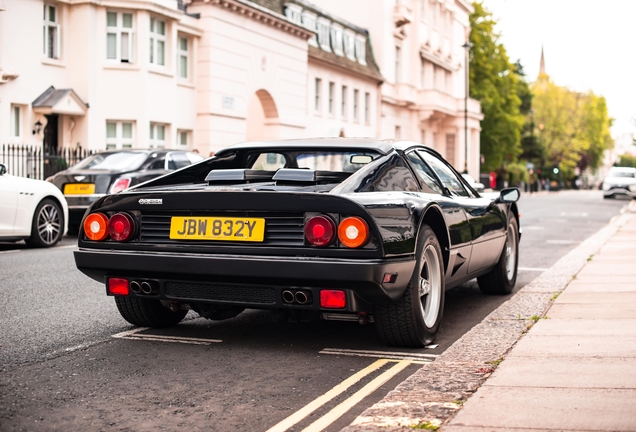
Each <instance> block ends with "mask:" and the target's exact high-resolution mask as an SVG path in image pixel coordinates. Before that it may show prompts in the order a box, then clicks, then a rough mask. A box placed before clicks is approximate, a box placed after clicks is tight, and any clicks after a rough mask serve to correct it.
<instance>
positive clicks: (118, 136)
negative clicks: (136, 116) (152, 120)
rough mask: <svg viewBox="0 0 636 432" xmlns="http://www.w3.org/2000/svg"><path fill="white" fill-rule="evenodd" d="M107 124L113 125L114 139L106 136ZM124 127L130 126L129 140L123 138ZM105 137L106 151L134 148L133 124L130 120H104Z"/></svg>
mask: <svg viewBox="0 0 636 432" xmlns="http://www.w3.org/2000/svg"><path fill="white" fill-rule="evenodd" d="M109 123H110V124H114V125H115V136H114V137H109V136H108V124H109ZM124 125H130V138H127V137H124ZM105 135H106V137H105V144H106V150H122V149H132V148H135V122H134V121H132V120H106V134H105ZM109 146H111V147H109ZM112 146H114V147H112Z"/></svg>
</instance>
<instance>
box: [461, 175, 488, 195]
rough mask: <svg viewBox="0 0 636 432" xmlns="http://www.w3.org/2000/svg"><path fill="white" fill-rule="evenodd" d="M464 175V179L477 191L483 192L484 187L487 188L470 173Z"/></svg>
mask: <svg viewBox="0 0 636 432" xmlns="http://www.w3.org/2000/svg"><path fill="white" fill-rule="evenodd" d="M462 177H464V180H466V181H467V182H468V184H469V185H470V186H471V187H472V188H473V189H475V191H477V192H479V193H482V192H483V191H484V189H486V188H485V186H484V184H483V183H479V182H478V181H477V180H475V179H474V178H473V176H471V175H470V174H466V173H463V174H462Z"/></svg>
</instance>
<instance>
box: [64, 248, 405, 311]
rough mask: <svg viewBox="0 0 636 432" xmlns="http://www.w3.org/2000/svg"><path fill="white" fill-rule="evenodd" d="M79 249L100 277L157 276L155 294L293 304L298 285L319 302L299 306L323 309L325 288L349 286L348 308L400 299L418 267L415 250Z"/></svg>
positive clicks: (82, 263)
mask: <svg viewBox="0 0 636 432" xmlns="http://www.w3.org/2000/svg"><path fill="white" fill-rule="evenodd" d="M74 255H75V263H76V265H77V268H78V269H79V270H80V271H82V272H83V273H84V274H86V275H87V276H89V277H91V278H93V279H95V280H97V281H99V282H105V281H106V279H107V278H108V277H124V278H128V279H129V280H146V279H147V280H151V281H153V283H156V284H158V286H159V289H158V292H157V293H156V296H155V297H154V298H158V299H161V300H179V301H183V302H188V301H190V302H204V303H205V302H207V303H218V304H235V305H242V306H245V307H291V306H294V305H289V304H285V303H284V302H283V301H282V292H283V291H284V290H286V289H289V288H290V287H292V288H294V289H302V290H308V291H311V292H312V293H313V298H314V302H313V304H311V305H303V306H298V307H300V308H310V309H319V310H320V307H319V305H318V303H319V302H318V301H317V299H318V298H319V296H320V290H321V289H341V290H345V291H346V292H347V296H348V301H347V305H348V306H347V309H346V311H365V310H367V309H368V307H369V304H374V303H387V302H390V301H391V300H397V299H399V298H400V297H401V295H402V293H403V292H404V290H405V289H406V287H407V285H408V283H409V281H410V279H411V276H412V274H413V270H414V268H415V260H414V257H412V256H411V257H409V258H402V259H384V260H355V259H341V258H313V257H312V258H308V257H285V256H246V255H202V254H199V255H193V254H177V253H160V252H129V251H122V252H119V251H113V250H109V251H103V250H87V249H80V250H78V251H75V252H74ZM386 273H392V274H393V273H394V274H397V278H396V279H395V282H394V283H383V279H384V275H385V274H386ZM175 287H176V288H175ZM184 287H185V288H184ZM250 290H252V291H253V292H264V291H263V290H269V292H270V293H271V296H269V297H267V299H268V300H267V301H263V300H262V296H260V297H258V296H257V297H258V299H259V300H258V301H252V300H250V299H251V297H250V295H249V294H250ZM272 290H273V291H272ZM215 293H222V295H221V294H218V295H217V294H215ZM233 293H236V294H235V295H234V294H233ZM131 295H134V294H131ZM268 295H269V294H268ZM365 303H367V304H366V305H365Z"/></svg>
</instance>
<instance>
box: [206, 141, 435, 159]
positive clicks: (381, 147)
mask: <svg viewBox="0 0 636 432" xmlns="http://www.w3.org/2000/svg"><path fill="white" fill-rule="evenodd" d="M413 146H420V147H427V146H424V145H423V144H420V143H416V142H412V141H397V140H379V139H374V138H300V139H290V140H275V141H254V142H243V143H238V144H234V145H231V146H229V147H226V148H224V149H222V150H219V151H218V152H216V154H217V155H220V154H223V153H225V152H227V151H230V150H242V149H254V150H260V149H268V148H281V147H290V148H303V147H306V148H324V149H330V148H333V149H342V148H349V149H351V148H354V149H359V150H373V151H376V152H378V153H382V154H387V153H389V152H390V151H391V150H393V149H397V150H406V149H408V148H410V147H413ZM427 148H430V147H427Z"/></svg>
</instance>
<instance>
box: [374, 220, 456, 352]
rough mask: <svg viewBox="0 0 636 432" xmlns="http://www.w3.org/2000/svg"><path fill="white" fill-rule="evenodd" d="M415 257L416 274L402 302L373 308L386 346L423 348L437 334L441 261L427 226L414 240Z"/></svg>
mask: <svg viewBox="0 0 636 432" xmlns="http://www.w3.org/2000/svg"><path fill="white" fill-rule="evenodd" d="M416 257H417V264H416V267H415V271H414V272H413V275H412V276H411V281H410V282H409V285H408V286H407V287H406V290H405V291H404V294H403V295H402V298H401V299H400V300H398V301H397V302H395V303H393V304H388V305H377V306H376V307H375V312H374V320H375V327H376V330H377V332H378V335H379V336H380V339H382V341H384V342H385V343H387V344H389V345H394V346H400V347H423V346H426V345H428V344H430V343H431V342H433V339H434V338H435V335H436V334H437V332H438V331H439V327H440V323H441V321H442V315H443V312H444V296H445V295H444V294H445V293H444V260H443V258H442V249H441V247H440V245H439V241H438V240H437V237H436V236H435V233H434V232H433V230H432V229H431V228H430V227H429V226H428V225H422V228H421V229H420V232H419V234H418V236H417V249H416ZM424 284H426V285H424Z"/></svg>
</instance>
